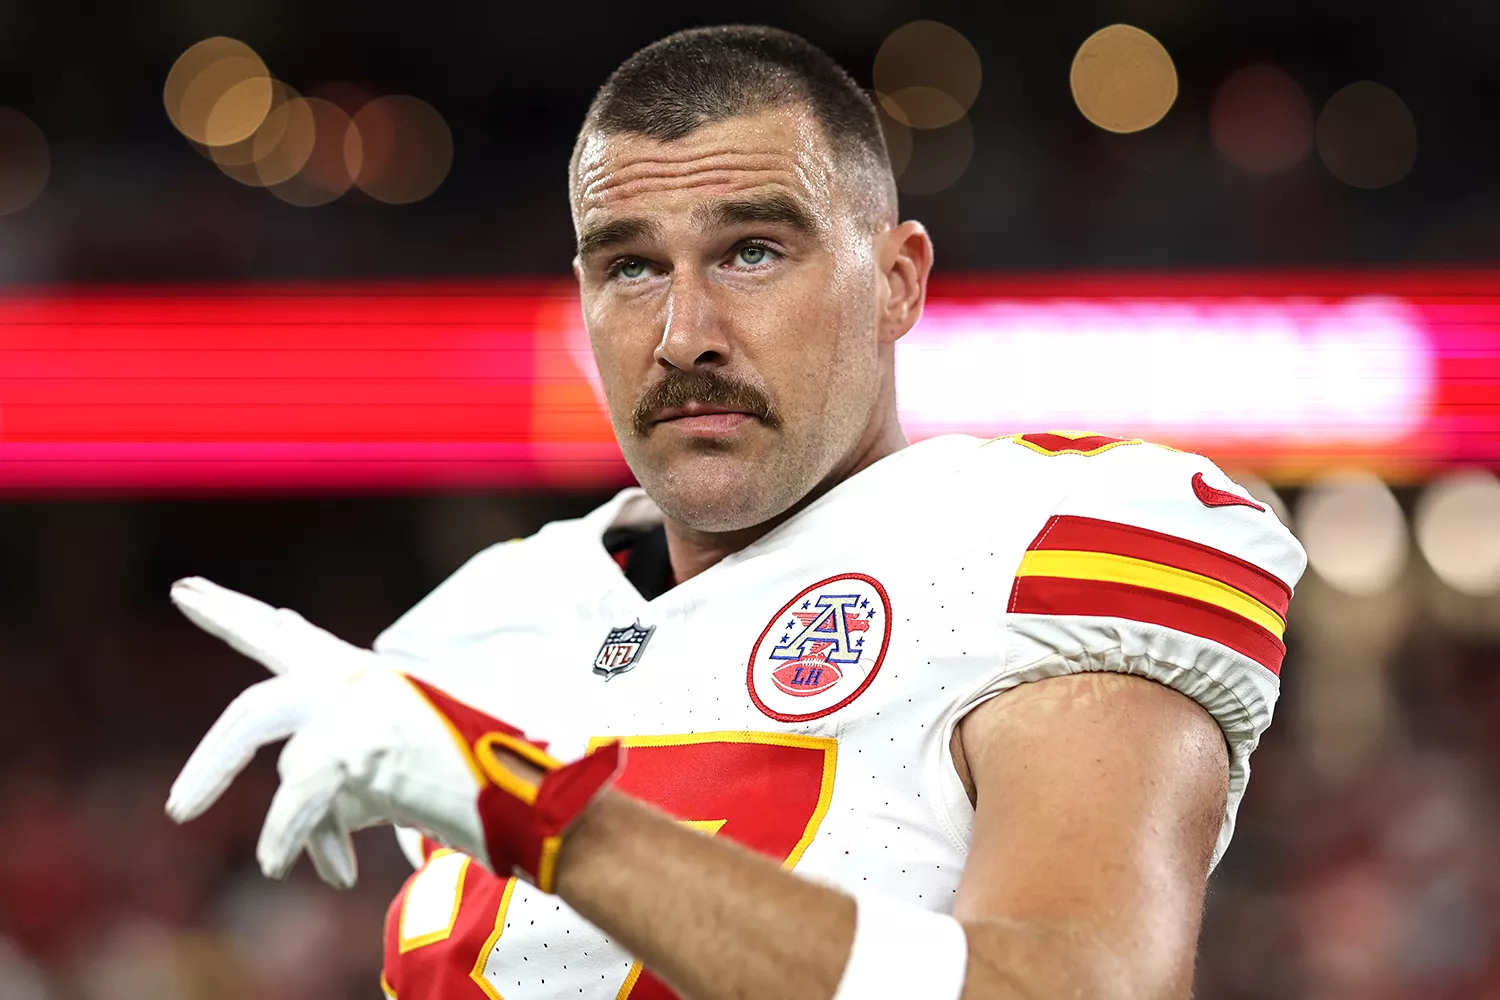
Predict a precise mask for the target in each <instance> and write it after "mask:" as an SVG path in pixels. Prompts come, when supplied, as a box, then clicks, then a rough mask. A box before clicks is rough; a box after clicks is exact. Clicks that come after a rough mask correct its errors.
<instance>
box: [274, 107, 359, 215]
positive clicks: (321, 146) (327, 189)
mask: <svg viewBox="0 0 1500 1000" xmlns="http://www.w3.org/2000/svg"><path fill="white" fill-rule="evenodd" d="M293 106H300V107H302V108H305V109H306V115H307V117H308V118H310V119H311V122H312V136H313V141H312V145H311V147H310V148H309V149H308V155H307V158H306V159H305V160H304V161H303V163H302V166H301V167H300V168H298V169H297V171H296V172H295V173H294V174H292V175H291V176H290V177H288V178H287V179H286V180H284V181H280V182H276V183H272V182H269V181H268V182H267V189H268V190H269V191H270V192H271V193H272V194H274V195H275V196H276V197H278V198H280V199H281V200H282V201H284V202H286V203H288V204H290V205H297V206H299V207H302V208H312V207H314V206H317V205H326V204H328V203H329V202H331V201H336V200H337V199H338V198H339V197H341V196H342V195H343V194H344V192H345V191H348V190H349V188H350V186H351V185H352V184H353V183H354V177H353V174H352V172H351V170H350V162H351V159H352V161H353V165H354V167H355V168H356V169H357V168H358V167H359V162H358V157H357V155H355V156H352V157H351V152H350V140H349V133H350V132H351V131H353V129H354V121H353V119H351V118H350V117H349V114H348V112H346V111H344V109H343V108H341V107H339V106H338V105H337V104H334V103H333V102H332V101H325V100H322V99H321V98H317V97H303V98H298V99H297V100H295V101H290V102H288V104H287V107H288V108H291V107H293ZM301 114H302V113H301V112H297V113H294V118H293V120H292V121H291V122H289V125H288V129H287V132H288V136H290V134H291V132H292V128H293V127H294V126H295V125H296V123H297V122H299V121H301V120H302V119H301V118H300V115H301ZM353 142H354V145H353V149H354V150H355V151H356V152H357V150H358V138H357V136H356V138H355V140H354V141H353ZM287 143H288V139H287V138H285V137H284V138H283V139H282V140H281V143H280V144H279V145H286V144H287ZM299 152H300V150H299Z"/></svg>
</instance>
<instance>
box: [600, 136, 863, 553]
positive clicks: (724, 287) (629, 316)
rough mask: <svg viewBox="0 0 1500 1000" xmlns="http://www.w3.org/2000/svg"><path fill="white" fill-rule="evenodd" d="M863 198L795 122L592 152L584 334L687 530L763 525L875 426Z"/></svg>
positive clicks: (614, 142) (631, 446)
mask: <svg viewBox="0 0 1500 1000" xmlns="http://www.w3.org/2000/svg"><path fill="white" fill-rule="evenodd" d="M846 173H847V171H846ZM857 183H859V182H858V181H857V180H854V179H851V178H847V177H844V176H841V175H840V171H839V170H838V169H837V167H836V164H835V160H834V157H833V156H832V155H831V153H830V150H829V148H828V144H827V142H826V140H825V139H824V138H823V135H822V133H821V130H820V129H819V128H818V126H817V124H816V123H815V122H814V120H813V119H812V118H811V117H810V116H808V115H807V114H806V112H804V111H800V110H797V109H790V108H788V109H779V110H772V111H766V112H762V113H758V114H754V115H746V116H743V117H739V118H732V119H729V120H727V121H723V122H718V123H715V124H711V125H705V126H703V127H701V128H699V129H698V130H697V131H695V132H693V133H692V134H691V135H688V136H686V137H684V138H682V139H678V140H674V141H670V142H662V141H659V140H656V139H652V138H648V137H645V136H641V135H629V134H627V135H608V136H606V135H601V134H599V133H594V134H593V135H591V136H589V137H588V138H587V139H586V140H585V144H584V147H583V149H582V152H581V156H580V159H579V164H578V170H577V176H576V178H575V182H574V203H573V211H574V220H575V225H576V228H577V230H578V235H579V256H578V259H577V261H576V262H575V270H576V272H577V275H578V279H579V285H580V288H581V291H582V298H583V310H584V319H585V322H586V323H587V326H588V330H589V337H590V339H591V341H592V342H593V348H594V356H595V358H596V360H597V361H598V364H599V373H600V376H601V379H602V382H603V386H604V393H605V397H606V399H607V401H608V403H609V410H610V416H611V419H612V421H613V423H614V429H615V434H616V436H617V437H618V438H619V440H620V446H621V448H622V450H623V451H624V454H625V459H626V461H627V462H628V463H629V465H630V468H631V470H632V471H633V472H634V473H635V475H636V478H637V479H638V480H639V481H640V482H641V485H642V486H644V487H645V488H646V491H647V493H649V494H650V495H651V497H652V499H654V500H655V501H656V502H657V503H658V504H659V505H660V506H661V508H662V509H663V511H664V512H665V513H666V514H667V516H668V517H670V518H672V519H673V520H674V521H676V522H678V523H680V524H682V525H684V526H686V527H689V528H694V529H697V530H701V531H730V530H736V529H740V528H746V527H750V526H752V525H756V524H760V523H762V522H764V521H767V520H769V519H771V518H773V517H775V516H776V515H778V514H781V513H783V512H784V511H786V510H787V509H788V508H789V507H791V506H792V505H793V504H795V503H796V502H797V501H798V500H799V499H801V498H802V497H804V496H806V495H807V494H808V493H809V492H810V491H811V490H812V489H813V488H815V487H816V486H817V485H818V483H819V482H821V481H822V480H824V479H825V478H826V477H828V476H829V475H830V474H831V473H832V472H834V471H835V470H836V469H837V468H839V466H840V463H841V462H844V461H846V460H848V459H849V457H850V456H851V454H852V453H853V452H854V451H855V450H856V449H857V448H858V447H859V445H860V442H861V440H862V437H863V436H864V435H865V432H866V430H867V428H868V427H870V425H871V421H872V416H873V415H874V414H875V411H876V407H877V405H879V404H880V403H882V402H883V400H882V385H883V378H885V377H888V376H886V375H884V374H883V373H884V372H888V370H889V367H890V361H889V358H890V354H889V348H890V343H889V340H888V339H883V338H882V336H881V333H882V331H881V329H880V327H881V323H880V322H879V319H878V316H879V314H880V309H881V304H882V288H883V284H884V283H883V281H882V278H881V275H880V267H879V262H878V261H877V259H876V258H877V254H876V251H875V237H876V234H875V232H874V228H875V227H874V223H873V222H872V221H871V220H870V218H869V213H868V212H860V211H856V210H855V209H854V208H853V206H852V204H851V199H850V198H849V196H848V192H847V190H846V187H847V186H850V185H853V184H857Z"/></svg>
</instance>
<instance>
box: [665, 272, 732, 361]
mask: <svg viewBox="0 0 1500 1000" xmlns="http://www.w3.org/2000/svg"><path fill="white" fill-rule="evenodd" d="M654 356H655V358H656V363H657V364H659V365H661V366H662V367H664V368H677V369H681V370H682V371H692V370H694V369H696V368H700V367H710V368H716V367H720V366H722V365H724V364H726V363H728V361H729V338H728V337H727V336H726V335H725V329H724V323H723V317H722V316H721V315H720V312H719V308H718V305H717V304H716V303H715V302H714V298H713V292H712V290H711V289H710V288H709V287H707V284H706V282H705V281H704V280H703V279H702V278H699V277H697V276H696V275H692V274H684V273H682V272H681V271H679V272H678V273H676V274H674V275H673V276H672V289H671V291H670V292H669V293H668V295H667V314H666V323H665V324H664V325H663V327H662V331H661V341H660V342H659V343H658V344H657V345H656V351H655V354H654Z"/></svg>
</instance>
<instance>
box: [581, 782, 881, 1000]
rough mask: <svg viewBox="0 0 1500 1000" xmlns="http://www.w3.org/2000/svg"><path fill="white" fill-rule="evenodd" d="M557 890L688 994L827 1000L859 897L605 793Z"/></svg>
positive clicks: (712, 998)
mask: <svg viewBox="0 0 1500 1000" xmlns="http://www.w3.org/2000/svg"><path fill="white" fill-rule="evenodd" d="M557 894H558V895H559V896H561V897H562V898H563V900H565V901H566V902H567V903H568V905H569V906H571V907H573V908H574V909H575V910H577V911H578V912H579V913H580V914H581V915H582V916H583V917H585V918H586V919H588V920H589V921H590V922H591V923H593V924H595V925H596V926H598V927H599V928H601V929H602V930H604V931H605V932H606V933H607V934H609V935H610V937H611V938H613V939H614V940H615V941H616V942H618V943H619V944H620V945H621V946H622V947H623V948H624V949H625V950H626V951H628V952H630V953H631V954H633V955H635V956H636V957H637V958H639V959H640V960H641V961H642V962H644V963H645V965H646V967H647V968H649V969H650V970H651V971H652V972H654V973H655V974H656V975H658V976H660V977H661V978H662V979H664V980H666V981H667V982H668V983H670V984H671V985H672V987H673V988H674V989H676V990H677V991H678V992H679V993H681V994H682V995H683V996H685V997H688V998H690V1000H748V998H761V997H779V998H785V1000H828V998H829V997H831V996H833V992H834V989H835V988H836V987H837V986H838V981H839V977H840V976H841V975H842V974H843V970H844V962H845V959H846V958H847V957H848V954H849V948H850V945H851V943H852V942H853V940H854V901H853V900H852V899H851V898H850V897H848V896H846V895H844V894H843V893H840V892H836V891H834V890H832V889H828V888H824V887H822V886H819V885H814V884H813V883H811V882H808V881H806V880H804V879H800V878H797V877H795V876H793V875H791V874H790V873H788V872H785V871H783V870H782V869H781V868H779V867H778V866H777V865H775V864H774V863H773V862H771V861H769V860H768V859H766V858H762V857H760V856H758V855H756V854H753V853H751V852H750V851H747V850H745V849H744V848H742V847H739V846H738V845H736V844H733V843H730V842H728V841H718V840H714V839H711V838H709V837H706V836H704V835H703V834H701V833H698V832H695V831H694V830H692V829H690V828H688V827H685V826H682V825H681V824H678V823H676V822H674V821H673V820H672V819H670V818H669V817H667V816H665V815H664V814H663V813H661V812H659V811H657V810H655V809H652V808H650V807H649V806H645V805H643V804H641V803H639V802H637V801H636V800H634V799H632V798H630V797H629V796H627V795H624V794H621V793H619V792H613V791H611V792H606V793H605V794H603V795H601V796H600V798H599V799H598V800H597V801H596V802H594V803H593V804H592V805H591V806H589V808H588V809H587V810H586V811H585V812H584V813H583V814H582V815H581V816H580V817H579V819H578V821H577V822H576V823H575V824H574V825H573V826H572V827H571V828H570V829H569V831H568V836H567V839H566V840H565V841H564V842H563V849H562V853H561V854H560V855H559V856H558V864H557Z"/></svg>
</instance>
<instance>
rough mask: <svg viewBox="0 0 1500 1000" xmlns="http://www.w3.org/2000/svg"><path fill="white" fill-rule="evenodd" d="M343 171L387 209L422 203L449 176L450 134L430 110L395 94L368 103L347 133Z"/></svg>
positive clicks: (451, 163)
mask: <svg viewBox="0 0 1500 1000" xmlns="http://www.w3.org/2000/svg"><path fill="white" fill-rule="evenodd" d="M347 135H348V137H347V139H346V143H347V146H346V152H347V154H348V162H347V164H346V165H347V167H348V169H349V172H350V176H352V177H353V178H354V182H355V183H356V184H358V185H359V188H360V190H362V191H364V192H365V194H367V195H369V196H370V197H371V198H374V199H375V200H376V201H383V202H386V203H387V204H390V205H405V204H410V203H411V202H414V201H421V200H422V199H423V198H426V197H427V196H428V195H430V194H432V192H434V191H436V190H437V188H438V185H440V184H442V183H443V179H444V178H445V177H447V176H448V170H449V168H450V167H451V166H452V165H453V133H452V132H451V131H450V130H449V128H448V123H447V122H446V121H444V120H443V116H442V115H441V114H439V113H438V111H437V109H435V108H434V107H433V106H432V105H430V104H428V103H427V102H426V101H423V100H421V99H420V98H416V97H408V96H405V95H396V96H393V97H380V98H377V99H375V100H373V101H370V102H369V103H368V104H366V105H364V107H362V108H360V109H359V112H358V113H357V114H356V115H355V116H354V127H353V128H352V129H351V130H350V131H349V132H348V134H347Z"/></svg>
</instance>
